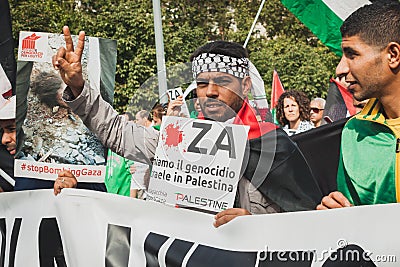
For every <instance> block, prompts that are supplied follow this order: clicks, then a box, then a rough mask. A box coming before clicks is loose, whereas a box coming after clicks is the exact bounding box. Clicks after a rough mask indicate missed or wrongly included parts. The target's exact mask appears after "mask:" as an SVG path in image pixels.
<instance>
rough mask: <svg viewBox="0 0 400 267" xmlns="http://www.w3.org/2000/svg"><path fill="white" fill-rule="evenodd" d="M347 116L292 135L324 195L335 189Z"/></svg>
mask: <svg viewBox="0 0 400 267" xmlns="http://www.w3.org/2000/svg"><path fill="white" fill-rule="evenodd" d="M347 119H348V118H344V119H341V120H338V121H335V122H333V123H329V124H324V125H322V126H320V127H317V128H315V129H312V130H310V131H306V132H302V133H299V134H295V135H292V136H291V137H290V138H291V139H292V140H293V141H295V142H296V144H297V146H298V147H299V148H300V150H301V152H302V154H303V156H304V158H305V159H306V161H307V163H308V165H309V166H310V168H311V172H312V174H313V176H314V177H315V179H316V181H317V183H318V185H319V188H320V189H321V191H322V194H323V195H324V196H326V195H328V194H329V193H330V192H332V191H337V182H336V176H337V171H338V166H339V154H340V153H339V152H340V143H341V138H342V130H343V127H344V125H345V123H346V122H347Z"/></svg>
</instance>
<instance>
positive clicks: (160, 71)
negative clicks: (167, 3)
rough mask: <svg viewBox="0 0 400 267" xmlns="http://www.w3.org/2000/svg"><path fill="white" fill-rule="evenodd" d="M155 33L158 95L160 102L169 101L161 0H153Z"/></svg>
mask: <svg viewBox="0 0 400 267" xmlns="http://www.w3.org/2000/svg"><path fill="white" fill-rule="evenodd" d="M153 15H154V34H155V39H156V57H157V77H158V97H159V99H160V103H161V104H164V103H168V96H167V71H166V67H165V55H164V39H163V32H162V20H161V5H160V0H153Z"/></svg>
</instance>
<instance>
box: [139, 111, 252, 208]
mask: <svg viewBox="0 0 400 267" xmlns="http://www.w3.org/2000/svg"><path fill="white" fill-rule="evenodd" d="M248 131H249V127H248V126H243V125H234V124H226V123H218V122H213V121H206V120H195V119H187V118H182V117H175V116H166V117H164V118H163V122H162V125H161V130H160V139H159V142H158V146H157V150H156V156H155V160H154V164H153V168H152V172H151V178H150V185H149V190H148V193H149V195H148V196H147V197H148V199H149V200H153V201H157V202H162V203H166V204H170V205H173V206H180V207H182V206H183V207H195V208H199V209H203V210H209V211H217V212H218V211H221V210H224V209H227V208H231V207H233V203H234V200H235V195H236V189H237V183H238V181H239V179H240V171H241V167H242V162H243V157H244V151H245V147H246V141H247V133H248Z"/></svg>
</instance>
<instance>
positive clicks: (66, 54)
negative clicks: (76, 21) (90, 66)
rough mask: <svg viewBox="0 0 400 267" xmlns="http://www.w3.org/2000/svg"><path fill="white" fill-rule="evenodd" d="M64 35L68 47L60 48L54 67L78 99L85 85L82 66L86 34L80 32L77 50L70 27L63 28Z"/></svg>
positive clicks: (54, 59)
mask: <svg viewBox="0 0 400 267" xmlns="http://www.w3.org/2000/svg"><path fill="white" fill-rule="evenodd" d="M63 33H64V38H65V46H66V47H60V48H59V49H58V52H57V54H56V55H54V56H53V59H52V60H53V66H54V68H55V69H58V70H59V71H60V75H61V78H62V80H63V81H64V83H65V84H66V85H68V86H69V87H70V88H71V90H72V93H73V94H74V96H75V97H77V96H78V95H79V94H80V93H81V92H82V89H83V86H84V84H85V81H84V79H83V75H82V64H81V59H82V53H83V48H84V46H85V32H83V31H81V32H79V38H78V44H77V46H76V49H75V50H74V44H73V42H72V37H71V33H70V31H69V28H68V26H64V27H63Z"/></svg>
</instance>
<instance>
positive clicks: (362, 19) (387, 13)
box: [340, 0, 400, 48]
mask: <svg viewBox="0 0 400 267" xmlns="http://www.w3.org/2000/svg"><path fill="white" fill-rule="evenodd" d="M340 32H341V33H342V37H351V36H359V37H360V38H361V39H362V40H363V41H364V42H366V43H367V44H369V45H376V46H378V47H381V48H384V47H386V46H387V44H388V43H390V42H397V43H399V44H400V3H399V1H397V0H391V1H390V0H379V1H376V2H374V3H373V4H370V5H365V6H363V7H360V8H359V9H358V10H356V11H355V12H353V13H352V14H351V15H350V16H349V17H348V18H347V19H346V20H345V21H344V22H343V25H342V27H341V28H340Z"/></svg>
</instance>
